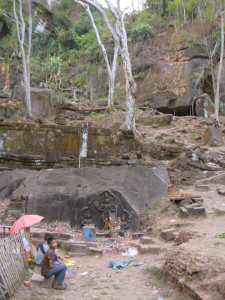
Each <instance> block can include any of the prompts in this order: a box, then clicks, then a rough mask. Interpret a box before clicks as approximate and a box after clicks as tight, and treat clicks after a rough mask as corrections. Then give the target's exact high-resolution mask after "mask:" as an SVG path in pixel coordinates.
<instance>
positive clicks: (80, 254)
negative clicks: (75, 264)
mask: <svg viewBox="0 0 225 300" xmlns="http://www.w3.org/2000/svg"><path fill="white" fill-rule="evenodd" d="M68 256H70V257H77V256H87V253H83V252H69V253H68Z"/></svg>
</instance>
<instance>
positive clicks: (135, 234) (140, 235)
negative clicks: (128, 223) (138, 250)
mask: <svg viewBox="0 0 225 300" xmlns="http://www.w3.org/2000/svg"><path fill="white" fill-rule="evenodd" d="M143 235H144V233H142V232H138V233H133V234H132V238H133V239H134V240H137V239H140V238H141V237H142V236H143Z"/></svg>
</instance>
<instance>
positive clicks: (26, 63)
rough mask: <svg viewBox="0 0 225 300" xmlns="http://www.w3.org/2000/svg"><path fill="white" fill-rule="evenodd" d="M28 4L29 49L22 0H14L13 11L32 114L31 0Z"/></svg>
mask: <svg viewBox="0 0 225 300" xmlns="http://www.w3.org/2000/svg"><path fill="white" fill-rule="evenodd" d="M16 2H18V4H19V17H18V14H17V5H16ZM27 6H28V33H27V35H28V36H27V49H26V48H25V46H26V40H25V35H26V24H25V21H24V17H23V4H22V0H18V1H16V0H13V11H14V16H15V20H16V28H17V37H18V42H19V45H20V50H21V55H22V62H23V78H24V88H25V94H26V106H27V112H28V115H29V116H31V115H32V112H31V99H30V54H31V37H32V13H31V0H27Z"/></svg>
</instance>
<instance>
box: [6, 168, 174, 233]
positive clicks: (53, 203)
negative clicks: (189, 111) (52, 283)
mask: <svg viewBox="0 0 225 300" xmlns="http://www.w3.org/2000/svg"><path fill="white" fill-rule="evenodd" d="M166 183H169V176H168V174H167V170H166V168H165V167H158V168H156V169H150V168H145V167H132V166H122V167H109V168H105V169H97V168H89V167H86V168H83V169H75V168H69V169H55V170H52V169H51V170H50V169H49V170H45V171H40V172H38V171H27V170H20V171H18V170H15V171H8V172H4V173H1V181H0V198H2V199H4V198H6V197H7V198H10V199H18V201H19V200H20V201H22V200H23V199H25V200H24V201H25V202H26V205H25V206H24V212H27V213H30V214H39V215H43V216H44V217H45V221H47V222H51V221H55V220H62V221H69V222H70V223H71V225H73V226H74V225H78V226H81V225H85V224H90V223H94V224H95V225H96V227H98V228H103V227H104V219H105V218H107V217H111V218H112V219H114V218H115V217H117V218H118V217H119V218H120V219H121V222H122V223H123V227H124V228H126V229H128V228H129V229H131V230H136V229H138V227H139V216H140V214H141V212H142V211H143V210H145V209H146V208H147V207H150V206H151V205H152V204H153V203H154V202H155V201H156V200H157V199H159V198H160V197H162V196H163V195H164V194H166V193H167V188H168V186H167V184H166ZM18 201H17V203H18ZM11 207H12V204H11Z"/></svg>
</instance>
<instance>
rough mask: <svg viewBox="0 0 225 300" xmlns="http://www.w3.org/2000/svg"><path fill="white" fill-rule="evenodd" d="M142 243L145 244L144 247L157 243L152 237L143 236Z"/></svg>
mask: <svg viewBox="0 0 225 300" xmlns="http://www.w3.org/2000/svg"><path fill="white" fill-rule="evenodd" d="M140 243H141V244H143V245H149V244H154V243H155V242H154V241H153V239H152V238H150V237H147V236H142V237H141V238H140Z"/></svg>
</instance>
